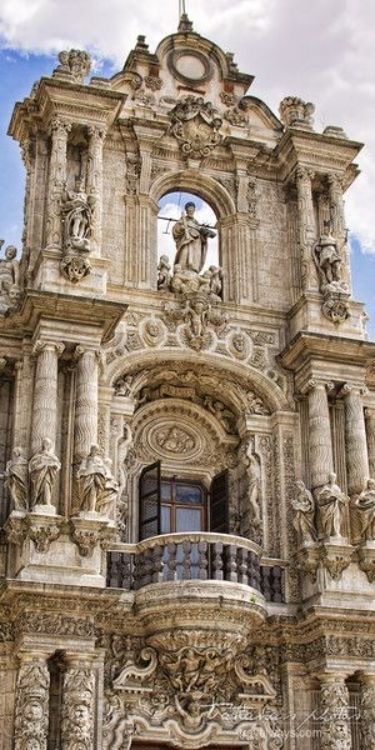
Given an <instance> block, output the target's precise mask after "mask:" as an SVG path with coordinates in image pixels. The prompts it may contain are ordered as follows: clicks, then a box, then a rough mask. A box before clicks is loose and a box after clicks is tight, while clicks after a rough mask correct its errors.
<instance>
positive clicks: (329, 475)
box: [328, 471, 337, 484]
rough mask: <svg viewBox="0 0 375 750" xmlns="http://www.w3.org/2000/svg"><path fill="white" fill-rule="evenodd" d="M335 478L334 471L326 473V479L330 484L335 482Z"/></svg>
mask: <svg viewBox="0 0 375 750" xmlns="http://www.w3.org/2000/svg"><path fill="white" fill-rule="evenodd" d="M336 478H337V475H336V474H335V472H334V471H331V472H330V473H329V474H328V481H329V483H330V484H336Z"/></svg>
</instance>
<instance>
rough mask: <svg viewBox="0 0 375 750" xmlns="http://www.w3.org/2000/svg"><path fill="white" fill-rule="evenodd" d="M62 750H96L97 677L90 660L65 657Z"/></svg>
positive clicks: (73, 656) (71, 656)
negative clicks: (80, 749) (77, 749)
mask: <svg viewBox="0 0 375 750" xmlns="http://www.w3.org/2000/svg"><path fill="white" fill-rule="evenodd" d="M65 662H66V668H65V673H64V677H63V687H62V720H61V750H76V748H78V747H79V748H84V750H94V739H95V703H96V701H95V692H96V691H95V688H96V673H95V670H94V669H93V668H92V663H91V661H90V660H85V659H83V658H80V657H79V656H78V655H76V654H74V655H71V654H67V655H65Z"/></svg>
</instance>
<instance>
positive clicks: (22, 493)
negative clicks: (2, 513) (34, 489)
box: [5, 447, 29, 510]
mask: <svg viewBox="0 0 375 750" xmlns="http://www.w3.org/2000/svg"><path fill="white" fill-rule="evenodd" d="M28 474H29V472H28V462H27V459H26V457H25V452H24V450H23V448H18V447H16V448H13V453H12V458H11V459H10V461H8V463H7V465H6V469H5V486H6V487H7V488H8V490H9V495H10V499H11V501H12V503H13V507H14V508H15V510H29V505H28V497H27V494H28V493H27V490H28V478H29V477H28Z"/></svg>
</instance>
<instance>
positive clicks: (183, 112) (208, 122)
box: [169, 96, 223, 159]
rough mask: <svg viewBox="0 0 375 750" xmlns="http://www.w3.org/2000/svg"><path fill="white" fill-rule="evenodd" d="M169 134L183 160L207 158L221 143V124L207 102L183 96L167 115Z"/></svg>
mask: <svg viewBox="0 0 375 750" xmlns="http://www.w3.org/2000/svg"><path fill="white" fill-rule="evenodd" d="M169 118H170V120H171V126H170V132H171V133H172V135H174V136H175V138H176V139H177V140H178V142H179V143H180V147H181V151H182V153H183V155H184V156H185V157H191V158H193V159H202V158H204V157H205V156H209V154H210V153H211V151H213V149H214V148H216V146H218V145H219V143H220V142H221V140H222V136H221V134H220V128H221V126H222V124H223V120H222V117H221V115H220V114H219V112H218V111H217V110H216V109H215V108H214V107H213V106H212V104H211V102H205V101H204V99H203V97H201V96H198V97H197V96H185V97H183V98H182V99H180V100H179V101H178V103H177V104H176V106H175V107H174V108H173V109H172V110H171V111H170V112H169Z"/></svg>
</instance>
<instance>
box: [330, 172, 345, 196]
mask: <svg viewBox="0 0 375 750" xmlns="http://www.w3.org/2000/svg"><path fill="white" fill-rule="evenodd" d="M327 180H328V185H329V186H330V188H336V189H337V190H340V192H341V191H342V189H343V186H342V178H341V176H340V175H338V174H336V173H335V172H330V174H329V175H327Z"/></svg>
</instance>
